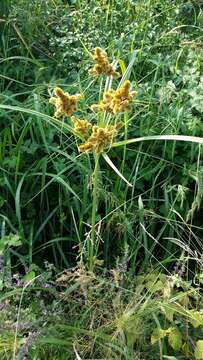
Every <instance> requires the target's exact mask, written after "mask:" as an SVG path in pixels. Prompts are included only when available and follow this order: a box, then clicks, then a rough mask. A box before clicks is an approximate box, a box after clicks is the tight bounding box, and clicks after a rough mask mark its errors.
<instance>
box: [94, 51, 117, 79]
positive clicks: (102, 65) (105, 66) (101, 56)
mask: <svg viewBox="0 0 203 360" xmlns="http://www.w3.org/2000/svg"><path fill="white" fill-rule="evenodd" d="M93 59H94V60H95V62H96V64H95V65H94V67H93V68H92V69H90V70H89V73H90V74H91V75H101V74H104V75H108V76H117V75H119V73H118V72H116V71H115V70H114V68H113V66H112V65H111V64H110V63H109V60H108V57H107V54H106V52H105V51H104V50H102V49H101V48H100V47H97V48H96V49H95V53H94V56H93Z"/></svg>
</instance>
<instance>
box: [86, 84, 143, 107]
mask: <svg viewBox="0 0 203 360" xmlns="http://www.w3.org/2000/svg"><path fill="white" fill-rule="evenodd" d="M135 94H136V92H135V91H130V81H129V80H126V81H125V82H124V83H123V85H122V86H121V87H120V88H119V89H118V90H116V91H115V90H109V91H107V92H105V93H104V95H103V100H101V101H100V103H99V104H94V105H92V106H91V108H92V110H95V111H101V112H102V111H106V112H108V113H110V114H117V113H119V112H123V111H129V110H130V107H131V103H132V100H133V97H134V96H135Z"/></svg>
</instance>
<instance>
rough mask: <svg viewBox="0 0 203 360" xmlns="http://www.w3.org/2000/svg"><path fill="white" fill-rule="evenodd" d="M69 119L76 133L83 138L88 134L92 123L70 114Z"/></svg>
mask: <svg viewBox="0 0 203 360" xmlns="http://www.w3.org/2000/svg"><path fill="white" fill-rule="evenodd" d="M71 121H72V123H73V124H74V131H75V133H76V134H78V135H81V136H83V137H85V138H87V137H88V136H89V129H91V128H92V124H91V123H90V122H89V121H87V120H85V119H83V120H81V119H78V118H77V117H76V116H72V117H71Z"/></svg>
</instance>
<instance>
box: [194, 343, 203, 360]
mask: <svg viewBox="0 0 203 360" xmlns="http://www.w3.org/2000/svg"><path fill="white" fill-rule="evenodd" d="M194 355H195V359H197V360H203V340H198V341H197V342H196V348H195V354H194Z"/></svg>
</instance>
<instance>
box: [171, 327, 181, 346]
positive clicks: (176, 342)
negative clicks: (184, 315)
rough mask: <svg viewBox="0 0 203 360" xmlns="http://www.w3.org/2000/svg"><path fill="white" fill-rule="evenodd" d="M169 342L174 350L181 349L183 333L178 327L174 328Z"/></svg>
mask: <svg viewBox="0 0 203 360" xmlns="http://www.w3.org/2000/svg"><path fill="white" fill-rule="evenodd" d="M168 342H169V344H170V346H171V347H172V348H173V349H174V350H176V351H177V350H180V349H181V347H182V335H181V332H180V331H179V330H178V329H177V328H172V329H171V331H170V333H169V335H168Z"/></svg>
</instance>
